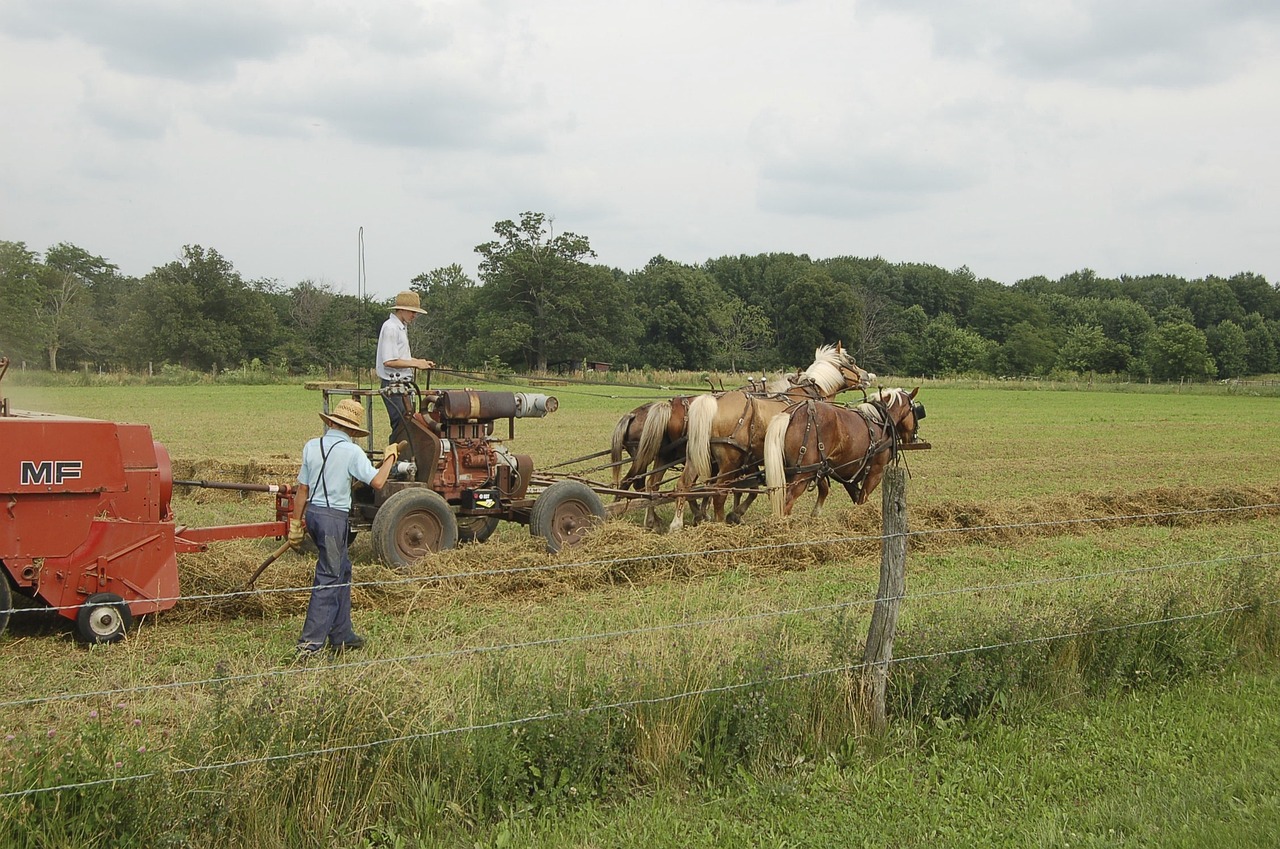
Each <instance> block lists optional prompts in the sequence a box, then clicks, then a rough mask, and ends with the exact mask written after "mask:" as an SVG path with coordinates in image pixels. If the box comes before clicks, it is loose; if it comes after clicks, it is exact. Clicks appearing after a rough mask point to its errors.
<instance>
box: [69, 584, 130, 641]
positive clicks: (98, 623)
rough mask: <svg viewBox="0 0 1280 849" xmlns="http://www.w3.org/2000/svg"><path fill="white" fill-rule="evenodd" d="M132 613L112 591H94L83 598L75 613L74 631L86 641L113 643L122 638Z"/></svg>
mask: <svg viewBox="0 0 1280 849" xmlns="http://www.w3.org/2000/svg"><path fill="white" fill-rule="evenodd" d="M132 624H133V614H132V613H130V612H129V605H127V604H125V603H124V599H122V598H121V597H120V596H118V595H116V594H114V593H96V594H94V595H91V596H89V597H88V598H86V599H85V600H84V604H82V605H80V612H79V613H77V614H76V633H77V634H78V635H79V637H80V639H81V640H83V641H84V642H86V643H114V642H117V641H119V640H123V639H124V632H125V631H127V630H129V626H130V625H132Z"/></svg>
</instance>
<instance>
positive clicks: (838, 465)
mask: <svg viewBox="0 0 1280 849" xmlns="http://www.w3.org/2000/svg"><path fill="white" fill-rule="evenodd" d="M919 391H920V390H919V388H918V387H917V388H916V389H913V390H911V391H910V392H907V391H906V390H905V389H881V390H880V391H879V392H877V393H876V394H875V395H873V396H872V397H871V399H870V400H869V401H867V402H865V403H862V404H859V405H857V406H856V407H852V408H851V407H843V406H840V405H839V404H830V403H827V402H824V401H806V402H802V403H798V404H794V405H793V406H792V407H791V408H790V409H789V410H788V411H787V413H786V414H785V415H780V416H778V417H777V418H775V419H774V420H773V421H771V422H770V423H769V428H768V430H767V431H766V432H765V439H764V478H765V486H766V487H767V488H768V490H769V500H770V502H771V503H772V504H773V514H774V515H775V516H789V515H791V509H792V508H793V507H794V506H795V503H796V499H798V498H799V497H800V496H801V495H803V494H804V491H805V490H806V489H808V488H809V482H810V481H816V482H817V485H818V501H817V503H816V504H814V505H813V514H812V515H814V516H817V515H818V511H819V510H821V509H822V503H823V502H824V501H826V500H827V493H828V492H829V491H830V488H831V484H830V481H829V479H830V478H835V479H836V480H837V481H839V482H840V483H841V484H843V485H844V488H845V490H846V491H847V492H848V493H849V497H850V498H852V499H853V501H854V503H855V504H863V503H865V502H866V500H867V496H869V495H870V494H871V493H872V492H873V491H874V490H875V488H876V487H877V486H878V485H879V484H880V479H881V478H882V477H884V469H885V466H887V465H888V464H889V460H890V458H891V457H892V456H893V454H894V453H895V451H896V450H897V446H898V445H899V444H902V443H910V442H914V441H915V439H916V431H917V430H918V428H919V426H920V419H922V418H924V405H923V404H921V403H919V402H918V401H916V393H917V392H919Z"/></svg>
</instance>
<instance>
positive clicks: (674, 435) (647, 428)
mask: <svg viewBox="0 0 1280 849" xmlns="http://www.w3.org/2000/svg"><path fill="white" fill-rule="evenodd" d="M790 385H791V384H790V382H789V380H788V377H787V375H782V376H781V377H777V378H774V379H773V380H771V381H765V379H764V378H763V377H762V378H760V381H759V382H758V383H757V381H756V379H755V378H751V382H750V384H749V385H748V386H744V387H741V389H742V390H743V391H746V392H753V393H759V392H783V391H785V390H786V389H787V388H789V387H790ZM711 394H713V395H714V394H716V393H711ZM697 397H698V396H697V395H676V396H675V397H673V398H671V399H670V400H663V401H651V402H649V403H648V404H643V405H641V406H639V407H636V408H635V409H634V410H632V411H631V412H629V413H627V414H626V415H624V416H623V417H622V418H621V419H619V420H618V423H617V425H615V426H614V429H613V437H612V439H611V442H610V460H611V463H610V465H611V466H612V468H613V488H614V489H618V488H624V489H630V488H634V489H635V490H636V491H637V492H641V491H646V492H650V493H653V492H657V491H658V488H659V487H660V486H661V485H662V481H663V478H664V477H665V475H666V473H667V472H668V471H669V470H670V469H671V468H672V467H673V466H676V465H679V464H681V463H683V462H684V457H685V443H686V430H687V425H688V421H689V405H690V404H691V403H692V402H693V400H694V399H695V398H697ZM624 452H625V453H627V454H629V455H630V456H631V465H630V468H628V470H627V473H626V476H625V477H624V476H623V474H622V466H623V465H624V464H623V460H622V455H623V453H624ZM694 509H695V511H698V512H700V511H699V506H698V505H696V504H695V507H694ZM644 524H645V527H646V528H650V529H652V528H656V527H657V525H658V515H657V510H656V508H655V507H654V502H653V501H652V499H651V500H649V501H648V503H647V504H646V509H645V520H644Z"/></svg>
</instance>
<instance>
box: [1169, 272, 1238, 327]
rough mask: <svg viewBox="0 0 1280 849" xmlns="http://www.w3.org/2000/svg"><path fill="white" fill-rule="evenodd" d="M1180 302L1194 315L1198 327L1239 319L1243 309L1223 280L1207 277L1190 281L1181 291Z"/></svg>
mask: <svg viewBox="0 0 1280 849" xmlns="http://www.w3.org/2000/svg"><path fill="white" fill-rule="evenodd" d="M1182 303H1183V306H1185V307H1186V308H1187V309H1189V310H1191V314H1192V315H1193V316H1195V325H1196V327H1199V328H1202V329H1203V328H1207V327H1212V326H1213V325H1215V324H1217V323H1219V322H1222V321H1237V322H1238V321H1240V320H1241V319H1243V318H1244V310H1242V309H1241V308H1240V302H1239V301H1237V300H1236V293H1235V292H1233V291H1232V290H1231V287H1230V286H1228V285H1227V282H1226V281H1225V280H1221V279H1219V278H1217V277H1207V278H1205V279H1204V280H1197V281H1195V282H1194V283H1191V284H1190V285H1188V286H1187V288H1186V289H1185V290H1184V291H1183V293H1182Z"/></svg>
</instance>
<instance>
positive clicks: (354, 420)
mask: <svg viewBox="0 0 1280 849" xmlns="http://www.w3.org/2000/svg"><path fill="white" fill-rule="evenodd" d="M320 418H321V419H322V420H324V422H325V424H327V425H329V426H331V427H340V428H343V429H345V430H349V431H351V432H352V433H354V434H356V435H357V436H368V435H369V431H367V430H365V427H364V405H363V404H361V403H360V402H359V401H357V400H356V399H354V398H343V399H342V400H341V401H339V402H338V406H336V407H334V408H333V412H332V413H329V414H328V415H326V414H324V413H321V414H320Z"/></svg>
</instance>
